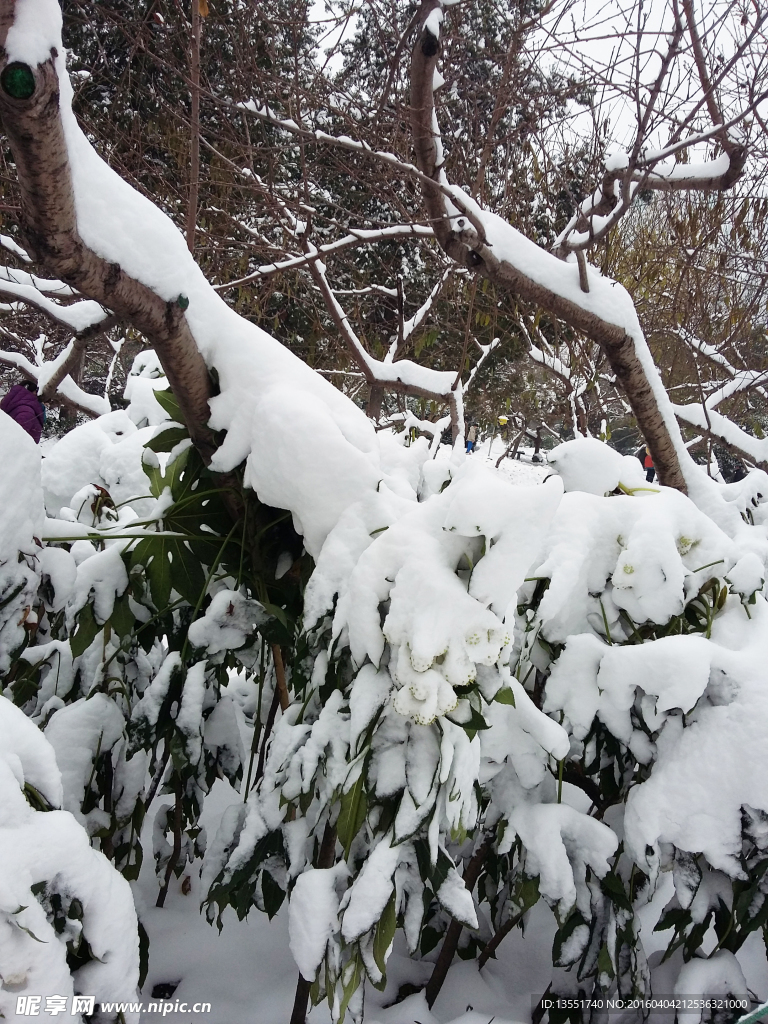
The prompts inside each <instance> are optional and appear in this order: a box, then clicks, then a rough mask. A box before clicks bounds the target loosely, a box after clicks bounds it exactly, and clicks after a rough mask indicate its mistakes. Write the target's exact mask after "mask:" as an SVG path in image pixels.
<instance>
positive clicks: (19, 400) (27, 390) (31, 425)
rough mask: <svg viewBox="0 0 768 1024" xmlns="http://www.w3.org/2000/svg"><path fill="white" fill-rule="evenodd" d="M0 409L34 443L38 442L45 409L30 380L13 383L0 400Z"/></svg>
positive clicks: (41, 431)
mask: <svg viewBox="0 0 768 1024" xmlns="http://www.w3.org/2000/svg"><path fill="white" fill-rule="evenodd" d="M0 409H2V410H3V412H5V413H7V414H8V415H9V416H10V417H11V419H14V420H16V422H17V423H18V424H19V426H20V427H23V428H24V429H25V430H26V432H27V433H28V434H29V436H30V437H31V438H32V440H33V441H34V442H35V444H40V437H41V436H42V433H43V425H44V423H45V409H44V408H43V403H42V402H41V401H40V399H39V398H38V397H37V388H36V387H35V385H34V384H33V383H32V382H31V381H30V382H29V383H27V384H14V385H13V387H12V388H11V390H10V391H9V392H8V394H7V395H6V396H5V398H3V400H2V401H1V402H0Z"/></svg>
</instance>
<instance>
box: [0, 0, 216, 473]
mask: <svg viewBox="0 0 768 1024" xmlns="http://www.w3.org/2000/svg"><path fill="white" fill-rule="evenodd" d="M13 9H14V4H13V3H9V2H7V0H6V2H5V3H3V4H2V7H1V10H2V14H1V15H0V45H4V43H5V34H6V32H7V29H8V26H9V24H10V23H11V22H12V20H13V18H12V12H13ZM3 29H4V30H5V31H3ZM54 56H55V55H54ZM5 66H6V61H5V60H4V61H3V62H2V64H0V80H2V81H5V80H4V79H2V78H1V76H2V72H3V70H4V68H5ZM30 71H31V73H32V75H33V77H34V91H33V92H32V95H31V96H29V97H27V98H18V97H14V96H12V95H10V94H9V93H8V91H7V90H6V89H5V88H2V87H0V118H2V123H3V128H4V130H5V133H6V135H7V137H8V142H9V144H10V148H11V151H12V153H13V159H14V161H15V163H16V167H17V172H18V179H19V187H20V191H21V218H20V226H21V229H22V232H23V235H24V238H25V241H26V243H27V247H28V249H29V252H30V254H31V255H32V256H33V257H34V258H35V259H36V260H37V261H39V263H40V264H41V265H42V266H43V267H45V268H46V269H47V270H48V271H49V272H51V273H52V274H54V275H55V276H56V277H58V278H60V279H61V280H62V281H65V282H66V283H67V284H69V285H71V286H72V287H74V288H76V289H77V290H78V291H79V292H81V293H82V294H83V295H85V296H87V297H88V298H91V299H95V300H96V301H97V302H100V303H102V305H104V306H105V307H107V308H108V309H110V310H112V311H113V312H114V313H115V315H116V316H117V317H119V318H120V319H121V320H126V321H127V322H129V323H131V324H133V326H134V327H136V329H137V330H139V331H140V332H141V333H142V334H143V335H144V336H145V337H146V338H147V340H148V342H149V343H150V344H151V345H152V346H153V347H154V349H155V351H156V352H157V354H158V357H159V359H160V362H161V364H162V366H163V369H164V371H165V374H166V376H167V378H168V383H169V384H170V386H171V388H172V389H173V392H174V394H175V395H176V398H177V400H178V402H179V405H180V407H181V411H182V415H183V416H184V420H185V423H186V425H187V428H188V429H189V432H190V436H191V437H192V440H193V442H194V443H195V445H196V446H197V448H198V449H199V451H200V452H201V454H202V455H203V458H204V459H205V461H206V462H208V461H209V460H210V458H211V456H212V454H213V452H214V450H215V447H216V445H215V442H214V439H213V434H212V432H211V431H210V430H209V429H208V426H207V422H208V418H209V415H210V413H209V408H208V399H209V398H210V396H211V380H210V377H209V375H208V370H207V368H206V365H205V362H204V361H203V357H202V356H201V354H200V352H199V350H198V348H197V345H196V343H195V339H194V338H193V336H192V333H191V331H190V329H189V326H188V324H187V321H186V318H185V316H184V312H183V310H184V308H186V307H185V304H186V303H187V302H188V299H187V298H186V297H185V296H179V298H178V300H177V301H176V302H165V301H164V300H163V299H161V298H160V297H159V296H158V295H156V294H155V293H154V292H153V291H152V290H151V289H150V288H148V287H147V286H146V285H144V284H141V282H139V281H137V280H135V279H134V278H132V277H130V276H129V275H128V274H126V273H125V271H124V270H123V269H122V268H121V267H120V266H119V264H116V263H108V262H107V261H106V260H105V259H103V258H102V257H100V256H98V255H96V253H95V252H93V251H92V250H91V249H89V248H88V246H87V245H86V244H85V243H84V242H83V240H82V238H81V237H80V234H79V232H78V227H77V216H76V213H75V203H74V195H73V191H72V178H71V172H70V166H69V154H68V152H67V146H66V141H65V137H64V129H63V126H62V121H61V112H60V109H59V81H58V76H57V74H56V69H55V67H54V58H53V57H51V59H49V60H47V61H45V62H44V63H43V64H40V65H38V66H37V67H34V68H31V69H30Z"/></svg>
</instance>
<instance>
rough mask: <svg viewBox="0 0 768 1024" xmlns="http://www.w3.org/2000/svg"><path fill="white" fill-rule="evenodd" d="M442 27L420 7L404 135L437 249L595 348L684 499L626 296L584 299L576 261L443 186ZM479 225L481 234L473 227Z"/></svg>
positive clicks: (605, 284) (436, 13)
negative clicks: (438, 111) (438, 123)
mask: <svg viewBox="0 0 768 1024" xmlns="http://www.w3.org/2000/svg"><path fill="white" fill-rule="evenodd" d="M441 21H442V3H441V0H424V2H423V3H422V7H421V13H420V24H421V31H420V33H419V36H418V40H417V42H416V45H415V47H414V49H413V56H412V63H411V132H412V138H413V143H414V149H415V151H416V162H417V165H418V167H419V170H420V171H421V175H422V182H423V194H424V202H425V206H426V209H427V213H428V215H429V218H430V221H431V222H432V223H433V225H434V230H435V237H436V239H437V241H438V243H439V244H440V246H441V248H442V249H443V250H444V252H445V253H446V254H447V255H448V256H449V257H451V258H452V259H454V260H455V261H456V262H457V263H458V264H459V265H460V266H464V267H467V268H468V269H470V270H474V271H475V272H476V273H478V274H480V275H482V276H483V277H485V278H487V279H489V280H491V281H493V282H494V283H496V284H497V285H499V286H500V287H502V288H505V289H507V290H510V291H513V292H515V293H516V294H519V295H520V296H521V297H523V298H524V299H526V300H527V301H530V302H533V303H535V304H536V305H537V306H541V307H543V308H544V309H546V310H548V311H549V312H550V313H551V314H553V315H555V316H557V317H559V318H560V319H562V320H564V321H565V322H566V323H567V324H569V325H570V326H571V327H574V328H576V329H577V330H578V331H580V332H582V333H583V334H586V335H587V337H589V338H591V339H592V340H593V341H596V342H597V343H598V344H599V345H600V346H601V348H602V349H603V351H604V352H605V354H606V357H607V358H608V361H609V363H610V365H611V369H612V370H613V372H614V373H615V374H616V376H617V379H618V380H619V382H620V383H621V385H622V387H623V388H624V390H625V393H626V394H627V397H628V399H629V401H630V404H631V406H632V411H633V412H634V414H635V416H636V418H637V421H638V425H639V426H640V429H641V430H642V432H643V434H644V435H645V439H646V441H647V443H648V445H649V446H650V449H651V453H652V455H653V459H654V463H655V465H656V467H657V471H658V473H659V478H660V480H661V481H662V482H663V483H665V484H667V485H668V486H671V487H676V488H677V489H679V490H681V491H686V490H687V483H686V478H685V477H684V475H683V471H682V468H681V459H685V458H687V456H686V453H685V449H684V447H683V443H682V438H681V437H680V435H679V429H678V426H677V423H676V422H675V419H674V415H673V414H672V410H671V408H670V407H669V403H668V400H667V398H666V395H665V393H664V392H663V387H662V385H661V381H660V380H659V379H658V374H657V372H656V370H655V368H654V367H653V365H652V362H651V360H650V355H649V353H648V350H647V346H646V345H645V341H644V339H643V337H642V333H641V331H640V328H639V325H638V324H637V319H636V313H635V311H634V307H633V304H632V301H631V299H630V298H629V296H628V295H627V294H626V293H625V292H624V291H623V289H621V288H620V286H619V285H618V284H617V283H616V282H613V281H608V280H606V279H604V278H601V277H599V276H598V275H595V274H588V279H589V284H590V291H589V292H588V293H584V292H583V290H582V288H581V287H580V283H579V270H578V266H577V265H576V264H575V258H574V263H573V264H569V263H564V262H563V261H561V260H559V259H558V258H557V257H556V256H554V255H552V254H551V253H546V252H545V251H544V250H542V249H541V248H540V247H539V246H537V245H536V244H535V243H534V242H532V241H530V240H529V239H527V238H525V237H524V236H523V235H521V234H520V233H519V232H518V231H516V230H515V229H514V228H512V227H511V225H509V224H508V223H507V222H506V221H504V220H502V218H500V217H497V216H495V215H493V214H491V213H489V212H487V211H485V210H483V209H482V208H481V207H480V206H479V205H478V204H477V203H475V202H474V201H473V200H472V199H471V198H470V197H469V196H468V195H467V194H466V193H465V192H463V191H462V190H461V189H459V188H457V187H456V186H449V185H447V184H443V181H444V171H443V170H442V159H441V145H440V140H439V135H438V134H437V133H436V130H435V101H434V82H435V72H436V67H437V60H438V57H439V54H440V24H441ZM446 192H447V193H448V195H449V196H450V198H451V199H452V200H453V202H454V203H455V204H456V205H458V204H461V207H463V208H464V209H467V210H471V211H472V214H473V217H472V220H470V219H469V218H467V219H465V218H464V217H462V216H458V217H454V216H451V215H449V213H448V212H447V210H446V205H445V193H446ZM478 219H479V220H480V221H481V223H482V226H483V231H482V232H480V231H477V230H476V229H475V227H474V224H473V221H477V220H478ZM649 374H651V375H652V379H650V378H649ZM673 435H674V436H673ZM686 465H687V466H688V464H687V463H686ZM688 468H689V469H690V470H691V472H693V470H692V469H691V467H690V466H688Z"/></svg>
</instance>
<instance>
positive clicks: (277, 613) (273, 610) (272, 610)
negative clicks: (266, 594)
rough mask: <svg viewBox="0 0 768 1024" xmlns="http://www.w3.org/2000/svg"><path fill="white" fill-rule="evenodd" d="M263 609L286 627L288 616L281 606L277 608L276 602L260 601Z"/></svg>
mask: <svg viewBox="0 0 768 1024" xmlns="http://www.w3.org/2000/svg"><path fill="white" fill-rule="evenodd" d="M262 605H263V607H264V611H265V612H266V613H267V614H268V615H271V616H272V618H273V619H277V621H278V622H279V623H281V624H282V625H283V626H285V628H286V629H287V628H288V617H287V616H286V614H285V611H284V610H283V609H282V608H278V606H277V605H276V604H270V603H269V602H268V601H262Z"/></svg>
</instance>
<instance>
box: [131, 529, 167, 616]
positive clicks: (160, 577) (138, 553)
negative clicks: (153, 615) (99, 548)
mask: <svg viewBox="0 0 768 1024" xmlns="http://www.w3.org/2000/svg"><path fill="white" fill-rule="evenodd" d="M172 543H173V538H171V537H166V536H164V535H163V534H162V533H158V534H156V535H155V536H154V537H145V538H144V540H142V541H139V543H138V544H137V545H136V548H135V549H134V552H133V556H132V559H131V561H132V564H133V565H138V564H139V563H141V564H142V565H143V566H144V572H145V573H146V577H147V581H148V582H149V592H150V595H151V597H152V603H153V604H154V606H155V608H157V610H158V611H162V610H163V609H165V608H167V607H168V604H169V602H170V599H171V562H170V559H169V558H168V552H169V547H170V545H171V544H172Z"/></svg>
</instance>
